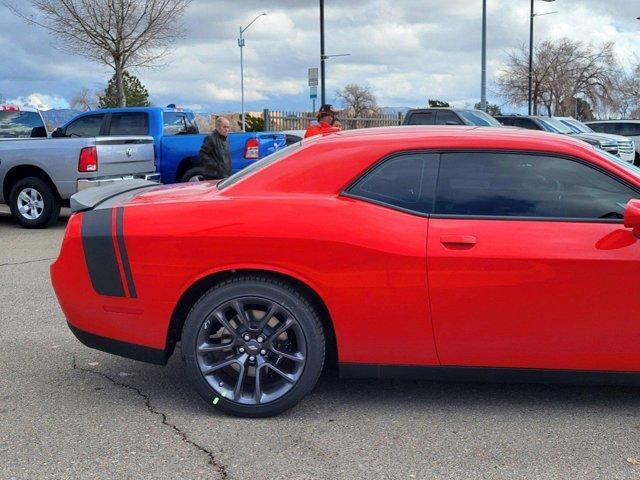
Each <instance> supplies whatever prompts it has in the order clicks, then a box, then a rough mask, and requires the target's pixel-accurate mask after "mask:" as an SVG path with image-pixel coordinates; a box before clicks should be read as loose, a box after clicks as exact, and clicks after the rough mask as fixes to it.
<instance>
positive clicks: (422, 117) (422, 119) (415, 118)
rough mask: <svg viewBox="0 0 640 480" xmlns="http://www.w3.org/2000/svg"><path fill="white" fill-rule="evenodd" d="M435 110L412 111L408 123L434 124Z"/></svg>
mask: <svg viewBox="0 0 640 480" xmlns="http://www.w3.org/2000/svg"><path fill="white" fill-rule="evenodd" d="M434 116H435V115H434V114H433V112H418V113H412V114H411V115H410V116H409V122H408V123H407V125H433V117H434Z"/></svg>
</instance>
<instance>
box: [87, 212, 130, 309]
mask: <svg viewBox="0 0 640 480" xmlns="http://www.w3.org/2000/svg"><path fill="white" fill-rule="evenodd" d="M112 216H113V210H112V209H110V208H105V209H100V210H90V211H88V212H84V213H83V216H82V246H83V248H84V259H85V262H86V264H87V270H89V278H90V279H91V285H93V289H94V290H95V291H96V293H98V294H100V295H106V296H109V297H124V296H125V292H124V286H123V285H122V278H120V268H119V267H118V260H117V257H116V250H115V247H114V245H113V237H112V234H111V225H112Z"/></svg>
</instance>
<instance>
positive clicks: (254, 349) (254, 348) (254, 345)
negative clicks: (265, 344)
mask: <svg viewBox="0 0 640 480" xmlns="http://www.w3.org/2000/svg"><path fill="white" fill-rule="evenodd" d="M244 348H246V349H247V352H249V353H250V354H251V355H255V354H256V353H258V352H259V351H260V344H259V343H258V342H256V341H255V340H252V341H250V342H247V343H245V344H244Z"/></svg>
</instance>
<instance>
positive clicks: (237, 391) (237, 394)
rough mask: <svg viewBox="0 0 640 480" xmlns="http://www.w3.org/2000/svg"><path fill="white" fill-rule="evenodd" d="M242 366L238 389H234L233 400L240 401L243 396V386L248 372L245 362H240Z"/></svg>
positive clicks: (237, 384)
mask: <svg viewBox="0 0 640 480" xmlns="http://www.w3.org/2000/svg"><path fill="white" fill-rule="evenodd" d="M238 364H239V365H240V372H238V381H237V383H236V388H234V389H233V399H234V400H238V399H239V398H240V395H242V384H243V383H244V379H245V376H246V372H247V367H246V365H245V362H238Z"/></svg>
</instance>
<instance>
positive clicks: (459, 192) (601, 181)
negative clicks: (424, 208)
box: [435, 152, 637, 219]
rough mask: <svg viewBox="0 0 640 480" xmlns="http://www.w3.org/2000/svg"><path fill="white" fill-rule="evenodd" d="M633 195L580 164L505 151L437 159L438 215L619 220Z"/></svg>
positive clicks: (612, 179) (614, 181)
mask: <svg viewBox="0 0 640 480" xmlns="http://www.w3.org/2000/svg"><path fill="white" fill-rule="evenodd" d="M635 197H637V193H636V192H635V191H634V190H632V189H631V188H629V187H627V186H626V185H624V184H622V183H620V182H618V181H617V180H615V179H614V178H612V177H610V176H608V175H606V174H604V173H602V172H600V171H598V170H595V169H593V168H591V167H589V166H587V165H584V164H582V163H579V162H576V161H572V160H567V159H562V158H555V157H544V156H536V155H522V154H507V153H488V152H487V153H450V154H444V155H443V156H442V160H441V166H440V175H439V179H438V188H437V196H436V210H435V211H436V213H439V214H449V215H480V216H522V217H552V218H591V219H598V218H622V216H623V211H624V207H625V205H626V204H627V202H628V201H629V200H630V199H632V198H635Z"/></svg>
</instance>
